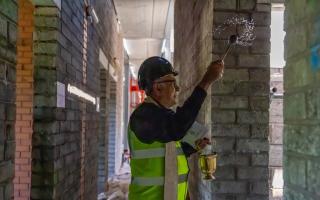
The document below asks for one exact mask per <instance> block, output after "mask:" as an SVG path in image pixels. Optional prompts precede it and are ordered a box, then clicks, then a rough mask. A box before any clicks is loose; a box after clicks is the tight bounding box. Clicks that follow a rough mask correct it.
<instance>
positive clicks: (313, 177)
mask: <svg viewBox="0 0 320 200" xmlns="http://www.w3.org/2000/svg"><path fill="white" fill-rule="evenodd" d="M285 7H286V9H285V31H286V38H285V59H286V67H285V71H284V89H285V95H284V123H285V128H284V181H285V194H284V196H285V199H287V200H296V199H299V200H306V199H308V200H310V199H312V200H316V199H319V198H320V194H319V188H320V181H319V177H320V142H319V141H320V136H319V131H320V126H319V119H320V96H319V94H320V90H319V82H320V71H319V64H318V65H316V64H312V62H311V61H312V59H311V58H312V57H311V53H312V51H313V49H314V52H315V53H314V59H316V58H318V59H319V49H317V50H316V48H317V46H318V45H319V43H320V29H319V27H320V21H319V16H320V15H319V8H320V2H319V1H314V0H313V1H286V3H285Z"/></svg>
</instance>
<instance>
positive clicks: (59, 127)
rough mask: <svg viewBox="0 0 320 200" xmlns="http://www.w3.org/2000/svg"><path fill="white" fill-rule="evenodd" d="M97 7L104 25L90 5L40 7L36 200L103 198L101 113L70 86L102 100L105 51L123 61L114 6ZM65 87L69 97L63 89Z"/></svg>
mask: <svg viewBox="0 0 320 200" xmlns="http://www.w3.org/2000/svg"><path fill="white" fill-rule="evenodd" d="M92 2H93V1H92ZM40 3H41V2H40ZM93 3H94V4H93V6H94V7H95V8H96V12H97V15H98V17H99V18H100V22H99V23H98V24H96V23H95V22H94V21H92V22H91V21H90V19H89V18H87V16H86V13H85V10H84V7H85V1H76V2H72V3H71V2H69V1H62V2H61V9H58V8H57V7H56V5H55V4H53V3H52V2H51V3H49V4H42V5H37V6H36V10H35V15H36V16H35V29H36V32H35V33H36V35H35V41H34V43H35V114H34V118H35V121H34V136H33V154H32V155H33V163H32V164H33V166H32V192H31V196H32V198H33V199H95V198H96V196H97V183H98V179H97V175H98V147H99V143H98V134H96V133H98V132H99V113H98V112H97V111H96V105H94V104H93V103H91V102H90V101H87V100H85V99H84V98H81V97H78V96H77V95H74V94H71V93H70V92H68V90H67V89H68V87H67V86H68V84H71V85H72V86H75V87H77V88H78V89H80V90H82V91H83V92H85V93H87V94H89V95H91V96H92V97H99V96H100V92H101V90H100V79H101V77H100V64H99V50H100V49H102V51H103V52H104V53H105V55H106V57H107V60H110V61H111V62H114V59H113V58H115V57H117V58H118V59H119V60H120V61H121V60H122V59H121V54H118V52H119V51H118V48H120V47H121V46H120V45H119V44H122V43H119V35H118V34H117V32H116V31H117V30H116V24H117V22H116V20H115V13H114V10H113V5H112V1H96V2H93ZM119 67H121V66H119ZM61 84H63V85H62V88H64V89H65V93H63V92H62V93H61V91H58V90H57V87H58V85H61ZM106 92H108V91H106ZM63 95H65V97H64V96H63ZM61 96H62V98H60V97H61ZM59 100H62V102H63V100H65V105H59V104H58V103H57V102H59ZM105 134H107V133H105Z"/></svg>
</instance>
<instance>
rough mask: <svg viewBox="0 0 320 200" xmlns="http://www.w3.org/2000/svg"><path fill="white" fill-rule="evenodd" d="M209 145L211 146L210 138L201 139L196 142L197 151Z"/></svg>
mask: <svg viewBox="0 0 320 200" xmlns="http://www.w3.org/2000/svg"><path fill="white" fill-rule="evenodd" d="M208 144H211V141H210V140H209V138H206V137H204V138H201V139H199V140H197V141H195V145H196V150H197V151H199V150H202V149H204V148H205V147H206V146H207V145H208Z"/></svg>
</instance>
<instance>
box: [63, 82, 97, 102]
mask: <svg viewBox="0 0 320 200" xmlns="http://www.w3.org/2000/svg"><path fill="white" fill-rule="evenodd" d="M67 90H68V92H69V93H70V94H74V95H76V96H78V97H81V98H84V99H85V100H87V101H90V102H91V103H92V104H93V105H96V98H94V97H93V96H91V95H90V94H88V93H86V92H84V91H82V90H80V89H79V88H77V87H76V86H73V85H70V84H68V89H67Z"/></svg>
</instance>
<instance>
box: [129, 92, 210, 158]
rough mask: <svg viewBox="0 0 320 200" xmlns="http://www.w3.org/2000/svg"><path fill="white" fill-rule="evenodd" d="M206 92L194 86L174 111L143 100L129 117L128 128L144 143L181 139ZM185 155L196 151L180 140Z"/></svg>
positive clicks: (191, 122) (192, 120)
mask: <svg viewBox="0 0 320 200" xmlns="http://www.w3.org/2000/svg"><path fill="white" fill-rule="evenodd" d="M206 96H207V93H206V92H205V91H204V90H203V89H202V88H200V87H196V88H195V89H194V91H193V93H192V94H191V96H190V97H189V98H188V99H187V100H186V101H185V102H184V104H183V106H181V107H178V108H177V110H176V112H174V111H173V110H171V109H167V108H165V107H163V106H157V105H155V104H153V103H146V102H143V103H142V104H141V105H139V106H138V108H137V109H136V110H135V111H134V112H133V113H132V115H131V117H130V122H129V125H130V128H131V130H132V131H133V132H134V133H135V134H136V136H137V138H138V139H139V140H141V141H142V142H144V143H149V144H150V143H152V142H155V141H157V142H162V143H167V142H171V141H179V140H181V139H182V138H183V137H184V136H185V135H186V133H187V131H188V130H189V128H190V127H191V126H192V124H193V123H194V121H195V119H196V117H197V115H198V112H199V110H200V108H201V105H202V103H203V102H204V100H205V97H206ZM181 145H182V149H183V151H184V153H185V155H186V156H189V155H190V154H192V153H194V152H196V150H195V149H193V148H192V146H191V145H189V144H188V143H184V142H181Z"/></svg>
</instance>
